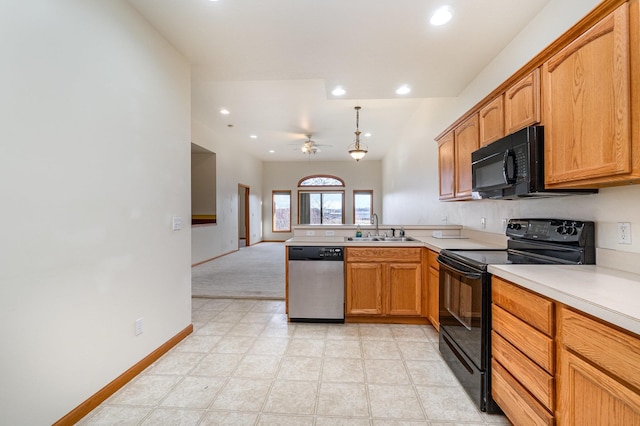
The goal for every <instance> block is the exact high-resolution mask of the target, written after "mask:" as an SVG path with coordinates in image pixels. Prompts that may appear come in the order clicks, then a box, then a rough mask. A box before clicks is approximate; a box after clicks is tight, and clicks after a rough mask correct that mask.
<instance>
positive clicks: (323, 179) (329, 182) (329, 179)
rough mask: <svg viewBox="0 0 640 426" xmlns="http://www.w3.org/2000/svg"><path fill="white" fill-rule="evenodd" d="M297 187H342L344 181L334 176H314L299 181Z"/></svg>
mask: <svg viewBox="0 0 640 426" xmlns="http://www.w3.org/2000/svg"><path fill="white" fill-rule="evenodd" d="M298 186H342V187H344V181H343V180H342V179H340V178H338V177H335V176H329V175H315V176H307V177H305V178H302V179H300V182H298Z"/></svg>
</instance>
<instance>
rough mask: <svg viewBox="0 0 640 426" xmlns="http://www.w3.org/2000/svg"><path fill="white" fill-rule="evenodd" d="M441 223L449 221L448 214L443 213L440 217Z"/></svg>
mask: <svg viewBox="0 0 640 426" xmlns="http://www.w3.org/2000/svg"><path fill="white" fill-rule="evenodd" d="M442 223H443V224H445V225H446V224H448V223H449V216H448V215H444V216H443V217H442Z"/></svg>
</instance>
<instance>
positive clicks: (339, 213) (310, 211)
mask: <svg viewBox="0 0 640 426" xmlns="http://www.w3.org/2000/svg"><path fill="white" fill-rule="evenodd" d="M298 196H299V199H298V206H299V208H298V210H299V211H298V214H299V218H298V222H299V223H300V224H303V225H320V224H341V223H344V191H299V192H298Z"/></svg>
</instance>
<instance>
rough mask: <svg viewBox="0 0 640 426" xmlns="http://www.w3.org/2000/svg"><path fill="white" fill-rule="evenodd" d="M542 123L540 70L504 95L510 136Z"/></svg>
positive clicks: (507, 127) (505, 122) (506, 125)
mask: <svg viewBox="0 0 640 426" xmlns="http://www.w3.org/2000/svg"><path fill="white" fill-rule="evenodd" d="M539 122H540V69H539V68H536V69H535V70H534V71H533V72H532V73H530V74H528V75H527V76H526V77H524V78H523V79H522V80H520V81H519V82H517V83H516V84H514V85H513V86H511V87H510V88H509V89H508V90H507V91H506V93H505V95H504V127H505V134H507V135H509V134H511V133H513V132H516V131H518V130H520V129H522V128H524V127H527V126H531V125H534V124H538V123H539Z"/></svg>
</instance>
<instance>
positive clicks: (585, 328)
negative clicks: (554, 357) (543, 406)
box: [557, 307, 640, 426]
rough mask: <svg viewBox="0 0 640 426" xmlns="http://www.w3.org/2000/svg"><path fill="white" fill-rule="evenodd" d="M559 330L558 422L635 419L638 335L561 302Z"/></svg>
mask: <svg viewBox="0 0 640 426" xmlns="http://www.w3.org/2000/svg"><path fill="white" fill-rule="evenodd" d="M558 330H559V331H558V334H559V336H560V346H559V347H560V349H559V366H558V370H559V371H558V395H559V401H558V414H557V416H558V420H559V423H561V424H562V425H599V426H600V425H605V426H606V425H633V426H638V425H640V337H639V336H634V335H631V334H630V333H626V332H623V331H620V330H618V329H616V328H614V327H611V326H609V325H607V324H605V323H602V322H601V321H599V320H595V319H593V318H590V317H588V316H586V315H583V314H581V313H579V312H576V311H573V310H571V309H569V308H566V307H561V308H560V309H559V312H558Z"/></svg>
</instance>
